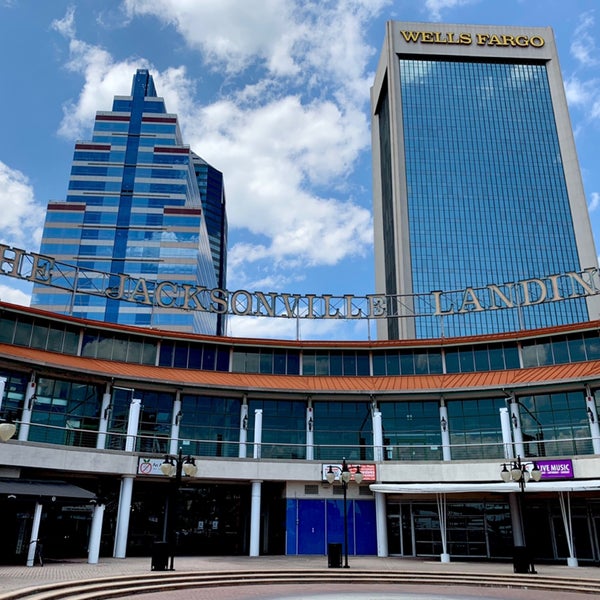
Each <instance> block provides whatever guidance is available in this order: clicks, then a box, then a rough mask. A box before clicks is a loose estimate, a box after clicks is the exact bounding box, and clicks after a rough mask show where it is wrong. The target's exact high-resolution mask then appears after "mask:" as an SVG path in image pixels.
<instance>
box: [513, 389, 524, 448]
mask: <svg viewBox="0 0 600 600" xmlns="http://www.w3.org/2000/svg"><path fill="white" fill-rule="evenodd" d="M510 422H511V424H512V432H513V437H514V440H515V454H516V455H517V456H520V457H521V458H525V446H524V444H523V431H522V430H521V415H520V413H519V404H518V402H517V400H516V398H515V397H514V396H513V397H512V398H511V399H510Z"/></svg>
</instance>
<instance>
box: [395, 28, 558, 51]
mask: <svg viewBox="0 0 600 600" xmlns="http://www.w3.org/2000/svg"><path fill="white" fill-rule="evenodd" d="M400 34H401V35H402V37H403V38H404V40H405V41H406V42H408V43H415V44H417V43H421V44H446V45H458V46H470V45H472V44H476V45H477V46H500V47H513V48H514V47H517V48H527V47H529V46H532V47H533V48H542V47H543V46H544V44H545V43H546V42H545V41H544V38H543V37H541V36H539V35H532V36H531V37H529V36H526V35H508V34H502V35H497V34H495V33H453V32H441V31H403V30H401V31H400Z"/></svg>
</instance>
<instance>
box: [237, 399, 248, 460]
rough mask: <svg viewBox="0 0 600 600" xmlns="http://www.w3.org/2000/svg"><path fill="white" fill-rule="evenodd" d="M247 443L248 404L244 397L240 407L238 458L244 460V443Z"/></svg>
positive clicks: (245, 449)
mask: <svg viewBox="0 0 600 600" xmlns="http://www.w3.org/2000/svg"><path fill="white" fill-rule="evenodd" d="M247 441H248V403H247V398H246V396H244V401H243V403H242V405H241V406H240V446H239V452H238V457H239V458H246V455H247V452H248V450H247V447H246V442H247Z"/></svg>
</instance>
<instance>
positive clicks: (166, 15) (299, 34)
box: [0, 0, 600, 340]
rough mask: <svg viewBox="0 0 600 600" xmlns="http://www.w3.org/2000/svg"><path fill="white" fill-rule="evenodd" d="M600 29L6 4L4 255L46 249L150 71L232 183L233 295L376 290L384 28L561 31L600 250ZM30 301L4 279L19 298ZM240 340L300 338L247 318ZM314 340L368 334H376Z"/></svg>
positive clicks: (231, 4)
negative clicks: (112, 114) (373, 122)
mask: <svg viewBox="0 0 600 600" xmlns="http://www.w3.org/2000/svg"><path fill="white" fill-rule="evenodd" d="M599 19H600V4H599V3H598V2H597V0H569V1H568V2H566V1H565V0H501V1H499V0H395V1H388V0H329V1H327V0H323V1H322V0H314V1H310V0H297V1H292V0H254V1H253V2H248V1H247V0H219V1H218V2H217V1H213V0H104V1H103V2H98V1H97V0H78V1H75V2H73V1H71V2H66V1H63V0H52V1H51V2H40V1H39V0H0V56H2V60H1V62H0V65H1V71H0V77H1V78H0V81H1V82H2V94H1V95H0V114H1V115H2V124H1V135H0V209H1V215H2V217H1V218H0V242H1V243H5V244H9V245H11V246H16V247H20V248H25V249H27V250H29V251H32V252H36V251H38V250H39V241H40V235H41V228H42V225H43V220H44V211H45V206H46V204H47V202H48V201H49V200H62V199H64V198H65V195H66V189H67V182H68V177H69V170H70V162H71V160H72V155H73V145H74V142H75V141H76V140H79V139H81V140H85V139H89V137H90V134H91V127H92V125H93V120H94V115H95V112H96V111H97V110H110V108H111V104H112V98H113V96H114V95H128V94H129V92H130V88H131V79H132V76H133V73H134V72H135V70H136V69H137V68H149V69H150V70H151V72H152V74H153V76H154V78H155V83H156V86H157V90H158V93H159V94H160V95H161V96H163V97H164V98H165V101H166V104H167V109H168V110H169V111H170V112H174V113H177V114H178V115H179V120H180V126H181V129H182V133H183V137H184V141H185V143H187V144H189V145H190V146H191V148H192V149H193V150H194V151H195V152H196V153H197V154H199V155H200V156H202V157H203V158H204V159H205V160H207V161H208V162H209V163H211V164H212V165H213V166H215V167H216V168H218V169H219V170H221V171H223V173H224V177H225V186H226V193H227V202H228V217H229V242H230V243H229V272H228V286H227V287H228V289H230V290H236V289H246V290H250V291H254V290H262V291H265V292H268V291H276V292H280V293H282V292H289V293H302V294H306V293H315V294H334V295H343V294H354V295H357V296H361V295H366V294H369V293H372V292H374V291H375V283H374V261H373V242H372V240H373V232H372V206H371V203H372V193H371V138H370V123H369V88H370V85H371V83H372V79H373V73H374V71H375V67H376V64H377V59H378V56H379V52H380V49H381V45H382V42H383V37H384V27H385V22H386V21H388V20H402V21H444V22H448V23H457V24H459V23H465V24H490V25H493V24H498V25H523V26H550V27H552V28H553V29H554V32H555V36H556V39H557V44H558V51H559V57H560V64H561V68H562V71H563V77H564V80H565V88H566V91H567V98H568V101H569V107H570V112H571V119H572V125H573V129H574V131H575V139H576V144H577V149H578V154H579V160H580V166H581V169H582V173H583V179H584V186H585V190H586V195H587V201H588V205H589V208H590V215H591V219H592V227H593V229H594V234H595V237H596V244H597V246H598V247H600V246H599V244H600V209H599V208H598V207H599V205H600V168H599V165H598V158H599V155H600V149H599V145H598V141H597V140H598V139H599V137H598V134H599V133H600V25H599ZM596 40H599V41H598V42H596ZM506 150H507V151H510V149H506ZM29 293H30V289H29V288H28V286H27V285H25V284H22V283H21V282H17V281H16V280H14V279H9V278H8V277H3V278H0V298H1V299H2V300H4V301H8V302H14V303H18V304H28V303H29ZM228 333H229V334H230V335H233V336H251V337H276V338H283V339H290V338H291V339H293V338H295V337H296V335H297V330H296V323H295V322H291V321H289V320H285V319H267V318H262V319H249V318H236V319H232V320H231V322H230V329H229V332H228ZM299 333H300V337H301V338H302V339H332V340H333V339H367V337H368V336H369V331H368V327H367V324H366V322H364V321H348V322H340V321H314V322H302V323H301V324H300V332H299ZM370 335H371V337H374V335H375V334H374V327H372V331H371V333H370Z"/></svg>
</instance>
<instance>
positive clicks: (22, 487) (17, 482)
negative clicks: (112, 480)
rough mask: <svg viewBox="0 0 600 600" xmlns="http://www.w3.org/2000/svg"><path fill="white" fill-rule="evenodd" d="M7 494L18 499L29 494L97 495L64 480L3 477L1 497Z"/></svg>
mask: <svg viewBox="0 0 600 600" xmlns="http://www.w3.org/2000/svg"><path fill="white" fill-rule="evenodd" d="M6 496H16V497H17V499H18V498H20V497H23V496H28V497H34V498H40V497H50V498H57V499H59V498H69V499H72V498H75V499H78V500H93V499H94V498H95V497H96V494H94V493H92V492H88V491H87V490H84V489H83V488H80V487H77V486H76V485H72V484H70V483H66V482H64V481H36V480H30V479H1V480H0V498H1V497H6Z"/></svg>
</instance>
